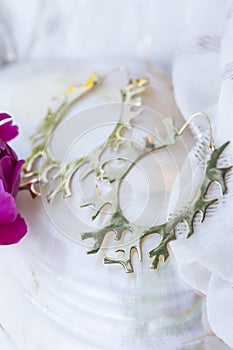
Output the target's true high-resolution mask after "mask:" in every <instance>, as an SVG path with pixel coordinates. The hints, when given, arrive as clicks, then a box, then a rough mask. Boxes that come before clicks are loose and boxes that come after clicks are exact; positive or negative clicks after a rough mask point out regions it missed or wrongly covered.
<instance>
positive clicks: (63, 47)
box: [0, 0, 187, 69]
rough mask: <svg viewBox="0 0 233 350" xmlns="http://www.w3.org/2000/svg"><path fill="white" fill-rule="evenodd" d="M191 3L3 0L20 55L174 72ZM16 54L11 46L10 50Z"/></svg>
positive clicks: (1, 12)
mask: <svg viewBox="0 0 233 350" xmlns="http://www.w3.org/2000/svg"><path fill="white" fill-rule="evenodd" d="M186 6H187V1H185V0H167V1H160V0H147V1H146V2H144V1H141V0H118V1H108V0H99V1H95V0H89V1H85V0H65V1H64V0H33V1H30V0H21V1H15V0H0V42H1V23H2V25H3V26H4V33H3V34H4V35H7V36H9V42H10V44H11V45H12V50H13V52H15V57H16V58H18V59H30V58H36V59H38V58H49V59H51V58H69V59H70V58H76V59H78V60H82V61H85V60H88V61H90V60H92V59H100V60H101V59H117V58H119V59H122V58H130V59H135V58H140V59H146V60H152V61H156V62H157V63H159V64H160V65H161V66H162V67H166V68H168V69H170V68H171V63H172V59H173V56H174V52H175V50H176V49H177V47H178V42H179V38H180V36H181V34H182V32H183V31H184V25H185V23H184V20H185V16H184V14H185V11H186ZM9 50H10V48H9Z"/></svg>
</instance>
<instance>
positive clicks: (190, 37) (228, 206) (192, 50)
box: [170, 1, 233, 347]
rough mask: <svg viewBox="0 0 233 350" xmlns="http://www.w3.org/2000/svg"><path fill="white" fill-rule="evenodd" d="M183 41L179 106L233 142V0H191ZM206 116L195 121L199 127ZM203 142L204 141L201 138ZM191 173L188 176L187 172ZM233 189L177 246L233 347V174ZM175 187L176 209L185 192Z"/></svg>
mask: <svg viewBox="0 0 233 350" xmlns="http://www.w3.org/2000/svg"><path fill="white" fill-rule="evenodd" d="M186 19H187V25H186V30H185V35H184V40H183V43H182V45H181V47H180V49H179V50H178V52H177V56H176V59H175V62H174V68H173V82H174V88H175V96H176V101H177V103H178V106H179V107H180V109H181V112H182V113H183V115H184V117H185V118H188V117H189V115H191V114H192V113H194V112H197V111H202V112H205V113H207V114H208V115H209V117H210V119H211V122H212V125H213V128H214V136H215V139H216V145H217V146H220V145H221V144H222V143H223V142H225V141H228V140H229V141H231V142H233V7H232V1H215V2H214V3H213V2H212V1H203V2H195V1H189V6H188V7H187V13H186ZM200 123H201V122H200V119H197V120H196V121H194V122H193V125H195V126H199V125H200ZM202 126H203V124H202ZM199 142H200V141H199ZM232 151H233V145H232V144H231V145H230V146H229V147H228V149H226V150H225V152H224V154H223V156H222V158H221V160H220V162H219V166H224V165H227V164H228V165H229V164H233V153H232ZM198 152H199V149H198V147H196V148H195V149H194V150H192V151H191V152H190V154H189V157H188V159H187V160H186V161H185V163H184V166H183V170H182V172H181V174H180V176H181V178H182V181H183V182H181V183H184V184H186V183H187V181H188V178H187V170H186V168H187V163H189V162H191V163H192V164H193V178H194V179H196V178H197V177H198V175H199V173H200V172H201V167H200V162H199V161H198V159H197V158H196V157H195V155H196V154H197V153H198ZM185 174H186V175H185ZM226 180H227V187H228V193H227V194H226V195H225V196H223V197H221V193H220V190H219V187H218V186H214V187H212V188H211V191H210V194H209V195H210V196H211V197H215V196H217V197H218V198H219V202H218V203H217V204H216V205H215V206H214V207H212V209H210V210H209V212H208V215H207V218H206V220H205V222H204V223H203V224H201V225H199V224H198V223H197V225H196V227H195V231H196V234H195V235H194V236H193V237H191V238H190V239H188V240H186V239H184V238H183V237H182V235H181V237H180V239H179V240H177V241H176V242H174V243H172V244H171V247H172V250H173V253H174V255H175V257H176V260H177V262H178V265H179V269H180V272H181V274H182V275H183V277H184V279H185V280H186V281H187V282H188V283H189V284H190V285H192V286H193V287H194V288H196V289H198V290H200V291H201V292H202V293H204V294H206V295H207V317H208V321H209V323H210V326H211V328H212V330H213V331H214V332H215V333H216V334H217V335H218V336H219V337H220V338H221V339H223V340H224V341H225V342H226V343H227V344H228V345H229V346H231V347H233V328H232V325H233V218H232V213H233V172H232V171H231V172H229V173H228V175H227V178H226ZM178 182H179V181H178V179H177V181H176V184H175V185H174V189H173V193H172V196H171V202H170V212H172V211H174V210H175V208H176V199H177V198H178V197H179V195H180V191H179V186H178Z"/></svg>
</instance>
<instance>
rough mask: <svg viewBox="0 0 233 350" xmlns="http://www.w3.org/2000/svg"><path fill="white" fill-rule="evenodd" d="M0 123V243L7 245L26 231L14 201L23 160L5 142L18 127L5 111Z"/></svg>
mask: <svg viewBox="0 0 233 350" xmlns="http://www.w3.org/2000/svg"><path fill="white" fill-rule="evenodd" d="M0 123H1V124H0V245H9V244H15V243H18V242H19V241H20V240H21V239H22V238H23V237H24V236H25V235H26V233H27V226H26V223H25V221H24V219H23V218H22V217H21V216H20V214H19V213H18V209H17V206H16V203H15V196H16V194H17V192H18V191H19V185H20V171H21V168H22V166H23V163H24V161H23V160H18V157H17V155H16V153H15V152H14V151H13V149H12V148H11V147H10V146H9V145H8V144H7V142H8V141H11V140H12V139H13V138H15V137H16V136H17V135H18V127H17V126H16V125H12V118H11V116H9V115H8V114H6V113H0Z"/></svg>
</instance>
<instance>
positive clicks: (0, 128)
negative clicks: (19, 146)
mask: <svg viewBox="0 0 233 350" xmlns="http://www.w3.org/2000/svg"><path fill="white" fill-rule="evenodd" d="M12 124H13V122H12V121H9V122H7V123H5V124H2V125H0V139H2V140H3V141H5V142H8V141H11V140H12V139H14V138H15V137H16V136H17V135H18V133H19V129H18V126H17V125H12Z"/></svg>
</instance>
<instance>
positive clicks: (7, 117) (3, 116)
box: [0, 113, 12, 121]
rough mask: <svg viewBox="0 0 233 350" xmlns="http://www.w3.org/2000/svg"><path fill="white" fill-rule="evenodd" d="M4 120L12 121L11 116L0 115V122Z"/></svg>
mask: <svg viewBox="0 0 233 350" xmlns="http://www.w3.org/2000/svg"><path fill="white" fill-rule="evenodd" d="M5 119H12V116H11V115H10V114H7V113H0V121H2V120H5Z"/></svg>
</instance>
